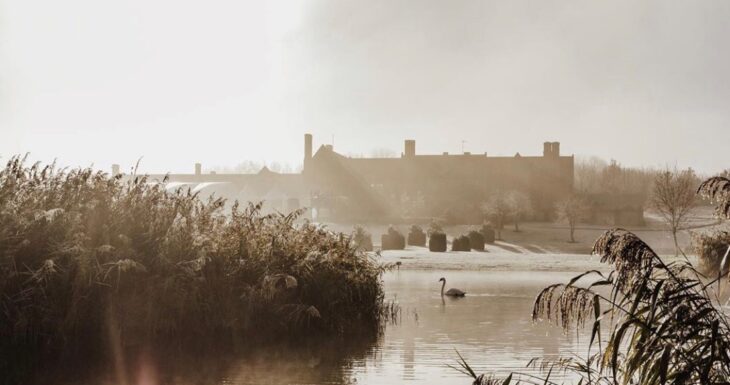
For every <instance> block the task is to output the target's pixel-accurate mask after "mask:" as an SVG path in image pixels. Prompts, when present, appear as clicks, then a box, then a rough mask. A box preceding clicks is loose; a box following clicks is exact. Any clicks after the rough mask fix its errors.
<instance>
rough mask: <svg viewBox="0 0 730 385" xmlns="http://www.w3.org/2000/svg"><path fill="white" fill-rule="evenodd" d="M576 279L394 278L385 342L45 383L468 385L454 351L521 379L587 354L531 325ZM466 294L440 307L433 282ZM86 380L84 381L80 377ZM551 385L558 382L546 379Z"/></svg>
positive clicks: (193, 361)
mask: <svg viewBox="0 0 730 385" xmlns="http://www.w3.org/2000/svg"><path fill="white" fill-rule="evenodd" d="M572 275H573V274H571V273H550V272H528V273H520V272H483V271H480V272H469V271H449V272H446V273H445V272H442V271H408V270H401V271H393V272H390V273H388V274H386V276H385V277H384V283H385V289H386V293H387V299H388V300H392V299H395V300H396V301H397V302H398V303H399V304H400V306H401V316H400V317H399V319H398V322H397V323H395V324H392V325H388V326H387V327H386V329H385V331H384V333H383V335H381V336H372V335H370V336H366V337H362V338H348V339H345V340H330V341H318V342H317V343H302V344H299V345H297V346H294V347H291V346H290V347H286V348H282V347H279V348H268V349H245V347H244V349H242V350H243V352H241V351H238V352H237V353H235V354H233V353H231V354H223V353H221V352H220V351H212V352H206V351H203V350H200V351H196V352H186V353H182V352H160V351H153V350H150V349H139V350H138V351H136V352H135V351H131V352H129V354H128V356H129V357H130V358H129V359H127V360H126V364H125V365H126V368H125V369H124V373H125V375H124V376H121V377H120V376H119V373H118V371H115V370H113V369H112V370H101V371H98V372H96V373H88V371H85V369H84V368H83V366H80V367H76V368H74V370H73V371H74V373H73V375H72V376H71V378H67V380H62V379H61V378H59V377H54V380H53V381H44V383H48V382H51V383H55V384H63V383H69V384H70V383H74V384H76V383H89V384H91V383H93V384H119V385H126V384H145V385H146V384H150V385H153V384H185V385H187V384H354V383H357V384H396V383H406V384H412V385H416V384H433V383H439V384H468V383H470V380H469V378H466V377H464V375H462V374H460V373H458V372H457V371H455V370H454V369H452V368H449V367H448V366H447V365H448V364H452V365H453V364H455V360H456V358H457V355H456V353H455V350H458V351H459V352H460V353H461V354H462V355H463V356H464V357H465V358H466V359H467V360H468V361H469V363H470V364H471V365H473V367H474V368H475V369H476V370H478V371H493V372H496V373H497V374H501V375H506V374H507V373H509V372H510V371H513V370H521V371H524V370H525V369H524V365H525V364H526V363H527V362H528V361H529V360H530V359H531V358H533V357H539V356H547V357H557V356H558V355H569V354H570V353H571V352H576V351H577V352H583V351H585V350H584V349H583V348H581V347H582V346H585V344H586V343H587V341H582V340H581V339H579V338H578V337H577V336H576V335H575V334H571V335H563V334H562V332H561V330H560V329H558V328H556V327H552V326H550V325H546V324H533V323H532V321H531V319H530V316H531V309H532V301H533V299H534V297H535V295H536V294H537V293H538V291H539V290H540V289H542V288H543V287H545V286H547V285H549V284H551V283H555V282H564V281H566V280H567V279H569V278H570V277H571V276H572ZM441 276H446V278H447V280H448V282H449V286H453V287H458V288H460V289H462V290H464V291H466V292H467V293H468V294H467V296H466V297H465V298H451V297H445V298H444V297H441V295H440V288H441V287H440V284H439V282H438V279H439V277H441ZM80 373H81V374H83V375H80ZM551 378H553V379H556V377H555V376H554V374H553V376H552V377H551Z"/></svg>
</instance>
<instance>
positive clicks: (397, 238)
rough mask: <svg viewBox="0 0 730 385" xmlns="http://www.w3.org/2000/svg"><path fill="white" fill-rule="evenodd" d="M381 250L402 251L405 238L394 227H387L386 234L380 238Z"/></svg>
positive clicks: (404, 246)
mask: <svg viewBox="0 0 730 385" xmlns="http://www.w3.org/2000/svg"><path fill="white" fill-rule="evenodd" d="M380 239H381V243H380V247H381V249H382V250H403V249H405V248H406V238H405V237H404V236H403V234H401V232H400V231H398V229H396V228H395V227H394V226H389V227H388V233H387V234H383V235H382V236H381V237H380Z"/></svg>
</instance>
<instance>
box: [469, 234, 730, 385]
mask: <svg viewBox="0 0 730 385" xmlns="http://www.w3.org/2000/svg"><path fill="white" fill-rule="evenodd" d="M593 252H594V253H595V254H596V255H599V256H600V257H601V261H602V262H604V263H608V264H611V265H612V266H613V270H612V271H611V272H610V273H609V274H603V273H601V272H599V271H588V272H585V273H583V274H580V275H578V276H576V277H574V278H573V279H571V280H570V281H569V282H568V283H566V284H554V285H550V286H548V287H547V288H545V289H543V290H542V291H541V292H540V294H538V296H537V298H536V299H535V304H534V309H533V319H534V320H536V321H537V320H549V321H550V322H553V323H556V324H559V325H561V326H562V327H563V328H564V329H565V330H566V331H568V330H572V329H573V328H581V327H582V326H583V325H584V324H589V325H592V327H591V336H590V341H589V347H588V351H587V352H586V355H585V356H584V357H581V356H574V357H568V358H561V359H558V360H553V361H550V360H543V365H541V367H543V368H547V367H550V368H559V369H560V370H564V371H567V372H570V373H572V374H574V375H575V376H577V377H579V378H580V381H581V383H583V384H606V385H608V384H641V385H653V384H657V385H659V384H721V383H726V381H727V379H728V376H730V355H728V354H727V352H728V351H730V326H729V325H728V319H727V316H726V315H725V314H724V313H723V312H722V310H721V309H720V308H719V306H718V305H716V304H715V303H714V302H713V300H712V299H711V294H710V293H709V289H708V288H709V286H710V285H711V284H712V283H714V281H713V282H710V283H703V282H702V281H701V280H700V278H701V276H700V275H699V273H698V272H696V271H695V270H694V268H693V267H692V266H691V264H689V262H684V261H678V262H672V263H669V264H667V263H665V262H664V261H663V260H662V259H661V258H660V257H659V256H658V255H657V254H656V253H655V252H654V251H653V250H652V249H651V248H650V247H649V246H648V245H646V244H645V243H644V242H643V241H641V240H640V239H639V238H638V237H636V236H635V235H634V234H632V233H630V232H628V231H625V230H622V229H613V230H609V231H607V232H606V233H605V234H604V235H602V236H601V237H600V238H599V239H598V240H597V241H596V243H595V245H594V248H593ZM604 328H608V330H609V334H608V338H607V339H606V340H603V337H602V336H603V334H602V333H601V331H602V330H603V329H604ZM472 377H474V378H475V379H476V380H477V381H475V383H479V384H486V383H490V382H484V381H481V380H479V377H478V376H472ZM481 378H485V377H481ZM493 379H494V378H490V380H493ZM516 381H520V383H527V384H537V383H540V384H542V383H551V382H549V374H548V378H547V379H540V380H539V381H538V380H537V379H535V378H534V377H531V376H529V375H526V374H520V373H513V374H511V375H510V379H509V380H503V382H502V383H504V384H510V383H515V382H516Z"/></svg>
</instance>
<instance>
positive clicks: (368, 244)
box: [352, 226, 373, 251]
mask: <svg viewBox="0 0 730 385" xmlns="http://www.w3.org/2000/svg"><path fill="white" fill-rule="evenodd" d="M352 241H353V243H354V244H355V247H356V248H357V250H360V251H373V238H372V236H371V235H370V233H369V232H368V231H367V230H365V228H364V227H362V226H355V232H354V233H353V235H352Z"/></svg>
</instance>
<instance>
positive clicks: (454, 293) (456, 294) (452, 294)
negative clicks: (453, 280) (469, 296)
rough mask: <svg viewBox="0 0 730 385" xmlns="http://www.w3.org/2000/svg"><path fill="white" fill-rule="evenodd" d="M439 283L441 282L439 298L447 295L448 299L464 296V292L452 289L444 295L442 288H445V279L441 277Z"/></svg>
mask: <svg viewBox="0 0 730 385" xmlns="http://www.w3.org/2000/svg"><path fill="white" fill-rule="evenodd" d="M439 282H441V296H442V297H443V296H445V295H447V296H449V297H463V296H465V295H466V292H464V291H461V290H459V289H454V288H451V289H449V290H447V291H446V292H445V293H444V287H446V278H444V277H441V279H439Z"/></svg>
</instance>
